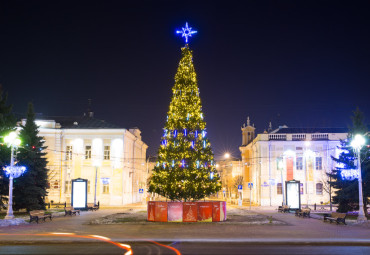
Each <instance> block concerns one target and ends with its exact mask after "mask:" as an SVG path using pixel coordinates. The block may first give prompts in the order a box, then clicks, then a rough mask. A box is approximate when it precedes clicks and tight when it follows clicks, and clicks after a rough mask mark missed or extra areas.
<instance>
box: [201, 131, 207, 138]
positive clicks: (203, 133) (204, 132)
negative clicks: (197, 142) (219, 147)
mask: <svg viewBox="0 0 370 255" xmlns="http://www.w3.org/2000/svg"><path fill="white" fill-rule="evenodd" d="M206 134H207V132H206V131H205V130H203V131H202V137H203V138H204V137H206Z"/></svg>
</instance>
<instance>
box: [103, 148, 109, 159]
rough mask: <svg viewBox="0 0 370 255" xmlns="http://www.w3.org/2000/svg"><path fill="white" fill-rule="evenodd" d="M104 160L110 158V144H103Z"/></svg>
mask: <svg viewBox="0 0 370 255" xmlns="http://www.w3.org/2000/svg"><path fill="white" fill-rule="evenodd" d="M104 160H110V146H104Z"/></svg>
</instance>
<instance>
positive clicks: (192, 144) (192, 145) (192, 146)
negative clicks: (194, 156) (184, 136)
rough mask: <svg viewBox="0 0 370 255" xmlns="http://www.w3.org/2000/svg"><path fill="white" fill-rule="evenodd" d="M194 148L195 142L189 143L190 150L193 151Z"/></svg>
mask: <svg viewBox="0 0 370 255" xmlns="http://www.w3.org/2000/svg"><path fill="white" fill-rule="evenodd" d="M194 146H195V142H194V141H191V148H192V149H194Z"/></svg>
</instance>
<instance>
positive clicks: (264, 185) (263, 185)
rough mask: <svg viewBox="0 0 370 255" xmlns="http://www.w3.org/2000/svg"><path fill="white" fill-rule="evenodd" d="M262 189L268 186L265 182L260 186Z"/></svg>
mask: <svg viewBox="0 0 370 255" xmlns="http://www.w3.org/2000/svg"><path fill="white" fill-rule="evenodd" d="M261 186H262V187H268V186H269V185H268V184H267V182H263V184H261Z"/></svg>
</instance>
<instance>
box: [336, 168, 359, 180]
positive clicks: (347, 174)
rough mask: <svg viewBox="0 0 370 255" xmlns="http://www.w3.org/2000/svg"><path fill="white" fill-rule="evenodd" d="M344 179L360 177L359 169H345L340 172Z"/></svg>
mask: <svg viewBox="0 0 370 255" xmlns="http://www.w3.org/2000/svg"><path fill="white" fill-rule="evenodd" d="M340 175H341V176H342V179H343V180H349V181H353V180H354V179H358V177H359V176H358V170H357V169H343V170H342V171H341V172H340Z"/></svg>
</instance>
